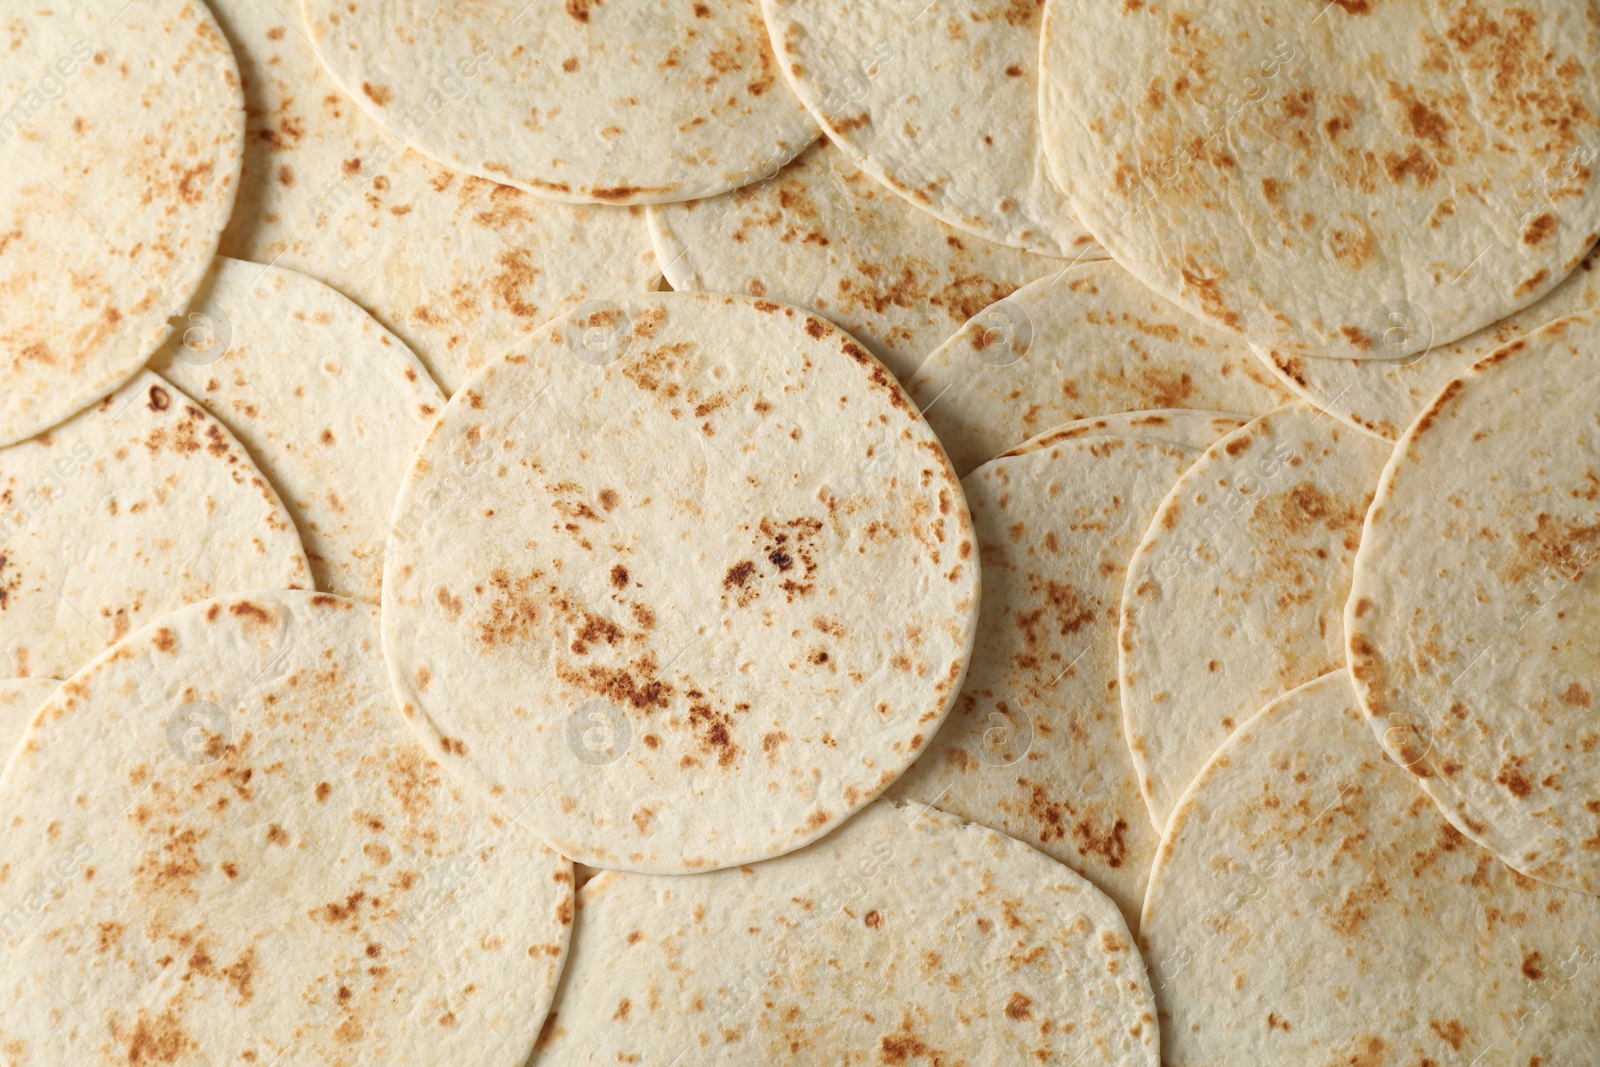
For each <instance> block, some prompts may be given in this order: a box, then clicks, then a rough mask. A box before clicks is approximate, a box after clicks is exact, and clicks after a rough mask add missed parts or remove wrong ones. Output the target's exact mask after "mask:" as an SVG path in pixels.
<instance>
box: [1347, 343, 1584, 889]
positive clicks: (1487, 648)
mask: <svg viewBox="0 0 1600 1067" xmlns="http://www.w3.org/2000/svg"><path fill="white" fill-rule="evenodd" d="M1597 351H1600V313H1597V312H1590V313H1587V314H1584V315H1581V316H1576V317H1573V318H1568V319H1563V320H1561V321H1559V322H1555V323H1552V324H1550V325H1549V326H1546V327H1544V328H1542V329H1540V330H1538V331H1536V332H1535V333H1532V334H1530V335H1528V336H1527V337H1525V338H1523V339H1522V340H1520V341H1514V342H1512V343H1511V344H1510V345H1507V346H1506V347H1505V348H1502V349H1501V350H1500V351H1499V352H1496V353H1495V354H1494V355H1492V356H1490V357H1489V358H1488V359H1485V360H1484V361H1483V362H1482V363H1479V364H1478V365H1477V366H1476V367H1474V368H1473V369H1472V370H1471V371H1469V372H1467V373H1466V374H1465V375H1463V376H1462V377H1461V378H1458V379H1456V381H1455V382H1453V383H1452V384H1450V385H1449V386H1447V387H1446V388H1445V390H1444V391H1443V392H1442V393H1440V394H1439V397H1438V398H1437V399H1436V400H1435V401H1434V402H1433V404H1432V405H1431V406H1430V407H1429V408H1428V410H1427V411H1426V412H1424V413H1423V414H1422V416H1421V417H1419V418H1418V419H1417V421H1416V422H1415V423H1413V424H1412V425H1411V428H1410V429H1409V430H1407V431H1406V433H1405V435H1404V436H1402V437H1401V438H1400V443H1399V444H1398V445H1396V446H1395V451H1394V456H1393V458H1392V459H1391V460H1390V461H1389V465H1388V466H1387V467H1386V468H1385V469H1384V472H1383V480H1382V482H1381V484H1380V485H1379V488H1378V495H1377V499H1376V501H1375V502H1374V503H1373V505H1372V511H1371V513H1370V514H1369V515H1368V518H1367V527H1366V530H1365V533H1364V534H1363V536H1362V541H1361V551H1360V553H1359V554H1357V556H1356V562H1355V581H1354V583H1353V584H1352V585H1351V589H1350V602H1349V606H1348V608H1347V610H1346V613H1345V629H1346V634H1347V637H1348V641H1349V649H1350V666H1351V673H1352V674H1353V675H1354V677H1355V680H1356V689H1357V691H1358V692H1359V694H1360V696H1361V703H1362V706H1363V707H1364V708H1365V709H1366V711H1367V715H1368V717H1369V721H1370V723H1371V725H1372V728H1373V730H1374V731H1376V732H1377V734H1378V737H1379V740H1380V741H1381V742H1382V744H1383V746H1384V748H1385V749H1387V750H1388V752H1389V753H1390V755H1392V756H1393V757H1394V758H1395V759H1396V760H1398V761H1399V762H1400V763H1401V764H1402V765H1404V766H1406V767H1407V768H1408V769H1410V770H1411V772H1412V773H1414V774H1416V775H1418V776H1419V777H1420V778H1421V779H1422V784H1423V788H1424V789H1426V790H1427V791H1428V792H1429V793H1430V794H1431V795H1432V796H1433V798H1434V800H1435V801H1437V802H1438V804H1439V806H1440V809H1441V810H1442V811H1443V812H1444V814H1445V817H1446V818H1448V819H1449V820H1450V821H1451V822H1452V823H1454V824H1455V826H1456V827H1457V829H1459V830H1461V831H1462V832H1463V833H1465V834H1466V835H1467V836H1468V837H1471V838H1472V839H1473V840H1475V841H1478V842H1479V843H1480V844H1483V845H1484V846H1486V847H1487V848H1489V849H1491V850H1493V851H1494V852H1495V854H1496V855H1498V856H1499V857H1500V858H1501V859H1503V860H1505V861H1506V862H1507V863H1509V864H1510V865H1511V866H1512V867H1514V868H1516V869H1517V870H1519V871H1521V872H1522V873H1523V874H1526V875H1529V876H1530V877H1534V878H1540V879H1543V880H1545V881H1548V882H1553V883H1555V884H1556V885H1561V886H1567V887H1569V888H1573V889H1579V890H1582V891H1583V892H1586V893H1592V894H1597V895H1600V764H1597V763H1596V761H1595V758H1594V756H1593V755H1592V753H1593V752H1594V750H1595V749H1596V747H1597V746H1600V706H1597V700H1600V661H1597V660H1596V658H1595V651H1594V638H1595V634H1596V632H1600V566H1596V560H1597V558H1600V421H1597V420H1596V416H1595V412H1596V411H1600V375H1596V374H1595V364H1596V352H1597Z"/></svg>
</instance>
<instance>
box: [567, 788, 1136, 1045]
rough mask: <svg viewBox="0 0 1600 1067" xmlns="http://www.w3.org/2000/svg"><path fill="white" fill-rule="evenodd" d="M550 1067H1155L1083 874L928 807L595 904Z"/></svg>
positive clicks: (600, 897) (1111, 923)
mask: <svg viewBox="0 0 1600 1067" xmlns="http://www.w3.org/2000/svg"><path fill="white" fill-rule="evenodd" d="M540 1046H541V1048H540V1053H539V1055H538V1057H537V1060H536V1062H537V1063H538V1064H540V1067H546V1065H548V1067H569V1065H576V1064H597V1065H598V1064H616V1063H641V1064H652V1065H655V1064H662V1065H665V1064H671V1063H677V1064H688V1063H695V1064H753V1063H818V1064H821V1063H828V1064H863V1065H864V1064H907V1065H909V1064H949V1065H952V1067H953V1065H955V1064H979V1063H984V1064H989V1063H996V1064H998V1063H1023V1062H1028V1063H1039V1064H1050V1065H1056V1067H1065V1065H1067V1064H1075V1065H1079V1067H1087V1065H1089V1064H1116V1065H1119V1067H1139V1065H1148V1067H1155V1064H1156V1063H1157V1060H1158V1055H1157V1052H1158V1047H1159V1042H1158V1040H1157V1033H1156V1027H1155V1019H1154V1012H1153V1005H1152V1003H1151V1001H1150V993H1149V985H1148V982H1147V980H1146V977H1145V973H1144V964H1143V962H1142V961H1141V960H1140V959H1139V956H1138V953H1137V952H1135V951H1134V950H1133V944H1132V938H1131V937H1129V935H1128V928H1127V926H1126V924H1125V923H1124V922H1123V921H1122V916H1121V915H1120V914H1118V912H1117V909H1116V908H1115V907H1113V906H1112V904H1111V901H1109V900H1107V899H1106V898H1105V897H1104V896H1102V895H1100V894H1099V893H1098V892H1096V891H1095V889H1094V887H1093V886H1091V885H1090V884H1089V883H1087V882H1085V881H1084V880H1083V879H1081V878H1079V877H1078V876H1077V875H1075V874H1073V873H1072V872H1071V871H1069V870H1067V869H1066V868H1065V867H1062V866H1061V865H1059V864H1057V863H1054V862H1053V861H1051V860H1049V859H1047V858H1046V857H1044V856H1041V855H1040V854H1039V853H1037V852H1034V851H1033V850H1032V849H1030V848H1028V847H1026V846H1025V845H1022V844H1019V843H1018V842H1016V841H1012V840H1010V839H1009V838H1006V837H1004V836H1002V835H1000V834H997V833H994V832H993V831H990V830H985V829H983V828H982V827H978V826H971V825H965V824H963V823H961V822H960V821H959V820H957V819H954V818H951V817H950V816H948V815H943V814H940V813H939V812H936V811H931V810H928V809H925V808H922V807H920V806H912V807H906V808H902V807H898V806H896V805H894V804H890V803H888V802H887V801H885V802H881V803H878V804H874V805H873V806H872V807H871V808H869V809H867V810H866V811H865V812H863V813H862V814H861V815H859V816H858V817H856V818H855V819H853V820H851V821H850V822H849V823H848V824H847V825H845V826H844V827H843V828H841V829H840V830H839V831H838V832H836V833H834V834H831V835H829V836H828V837H827V838H826V839H824V840H822V841H819V842H817V843H816V844H814V845H812V846H810V847H809V848H807V849H805V850H804V851H801V852H797V853H795V854H793V855H790V856H785V857H783V858H782V859H777V860H773V861H771V862H769V863H762V864H758V865H756V866H754V867H742V868H740V869H738V870H730V871H719V872H717V873H715V874H708V875H702V876H699V877H695V878H664V877H650V876H641V875H627V874H616V873H610V872H608V873H605V874H601V875H600V876H599V877H597V878H595V880H594V881H592V882H590V883H589V884H588V885H586V886H585V887H584V888H583V891H582V893H581V894H580V896H579V908H578V921H577V924H576V926H575V927H574V933H573V955H572V962H571V964H570V965H569V967H568V969H567V972H566V973H565V974H564V975H563V976H562V982H561V988H560V990H559V991H558V993H557V994H556V1002H555V1004H554V1006H553V1008H552V1010H551V1014H550V1021H549V1026H548V1027H547V1033H546V1036H545V1038H544V1039H543V1040H542V1041H541V1043H540Z"/></svg>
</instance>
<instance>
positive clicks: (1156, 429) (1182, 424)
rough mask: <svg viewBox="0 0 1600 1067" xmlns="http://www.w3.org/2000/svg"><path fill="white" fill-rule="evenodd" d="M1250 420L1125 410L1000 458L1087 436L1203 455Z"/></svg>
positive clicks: (1067, 427)
mask: <svg viewBox="0 0 1600 1067" xmlns="http://www.w3.org/2000/svg"><path fill="white" fill-rule="evenodd" d="M1249 421H1250V420H1249V419H1248V418H1246V417H1245V416H1243V415H1230V414H1228V413H1227V412H1225V411H1190V410H1188V409H1186V408H1163V409H1160V410H1157V411H1122V412H1118V413H1117V414H1115V415H1101V416H1098V417H1096V418H1092V419H1077V420H1075V421H1073V422H1069V423H1066V424H1064V425H1061V426H1057V427H1056V428H1055V429H1053V430H1046V431H1045V432H1044V433H1042V434H1039V435H1038V436H1037V437H1030V438H1028V439H1027V440H1026V441H1024V442H1022V443H1021V444H1020V445H1018V446H1017V447H1016V448H1013V449H1009V450H1007V451H1005V452H1002V453H1000V455H999V456H998V457H997V458H999V459H1004V458H1005V457H1007V456H1025V455H1027V454H1028V453H1029V452H1037V451H1039V450H1040V449H1044V448H1052V447H1054V446H1055V445H1059V444H1061V443H1062V442H1063V441H1081V440H1083V439H1084V438H1087V437H1127V438H1132V439H1133V440H1135V441H1156V442H1160V443H1162V444H1169V445H1177V446H1179V447H1180V448H1192V449H1195V450H1196V451H1197V452H1204V451H1205V450H1206V449H1208V448H1210V447H1211V446H1212V445H1213V444H1214V443H1215V442H1216V441H1217V440H1218V439H1219V438H1221V437H1225V436H1227V435H1228V434H1230V433H1232V432H1233V431H1235V430H1237V429H1238V428H1239V427H1241V426H1243V425H1244V424H1245V423H1247V422H1249Z"/></svg>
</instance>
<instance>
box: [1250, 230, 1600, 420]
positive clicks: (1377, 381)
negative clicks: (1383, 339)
mask: <svg viewBox="0 0 1600 1067" xmlns="http://www.w3.org/2000/svg"><path fill="white" fill-rule="evenodd" d="M1597 255H1600V246H1597V247H1596V248H1591V249H1590V250H1589V254H1588V255H1587V256H1585V257H1584V260H1583V262H1582V263H1580V264H1579V265H1578V269H1577V270H1575V271H1573V272H1572V273H1571V274H1569V275H1567V280H1566V281H1564V282H1562V283H1561V284H1560V285H1558V286H1556V287H1555V289H1553V290H1551V292H1550V295H1549V296H1547V297H1545V298H1544V299H1543V300H1540V301H1539V302H1538V303H1536V304H1530V305H1529V306H1528V307H1525V308H1523V309H1522V310H1521V311H1519V312H1517V313H1516V314H1515V315H1512V316H1511V317H1510V318H1508V319H1502V320H1500V321H1499V322H1497V323H1495V324H1494V325H1492V326H1489V327H1486V328H1485V329H1482V330H1479V331H1478V332H1477V333H1475V334H1473V335H1472V336H1471V337H1467V338H1463V339H1462V340H1460V341H1456V342H1454V343H1453V344H1449V345H1445V346H1443V347H1441V348H1438V349H1435V350H1434V351H1432V352H1430V353H1428V355H1427V356H1426V357H1417V356H1413V357H1412V358H1411V359H1409V360H1376V359H1368V360H1354V359H1350V360H1344V359H1304V358H1301V357H1299V356H1294V355H1288V354H1285V353H1282V352H1267V351H1265V350H1258V354H1260V355H1261V356H1263V358H1265V359H1266V360H1267V361H1268V363H1269V364H1270V365H1271V366H1272V367H1273V368H1274V370H1275V371H1276V372H1277V374H1278V377H1280V378H1281V379H1283V382H1284V384H1285V385H1287V386H1289V388H1291V389H1293V390H1295V391H1296V392H1297V393H1299V394H1301V395H1302V396H1304V397H1305V398H1306V399H1308V400H1310V401H1311V402H1312V403H1313V404H1315V405H1317V407H1319V408H1321V409H1322V410H1324V411H1326V412H1327V413H1328V414H1330V415H1333V416H1335V417H1336V418H1338V419H1341V420H1343V421H1344V422H1347V423H1349V424H1350V425H1352V426H1354V427H1356V428H1357V429H1361V430H1366V431H1367V432H1368V433H1371V434H1376V435H1377V436H1379V437H1382V438H1385V439H1386V440H1390V441H1394V440H1397V439H1398V438H1399V437H1400V434H1401V433H1402V432H1403V431H1404V430H1405V428H1406V427H1407V426H1409V425H1411V423H1412V422H1414V421H1415V420H1416V417H1417V416H1418V415H1420V414H1422V409H1423V408H1425V407H1427V406H1428V403H1429V402H1430V401H1432V400H1433V398H1434V397H1436V396H1438V395H1439V390H1440V389H1443V388H1444V387H1445V386H1446V385H1448V384H1449V383H1450V381H1451V380H1452V379H1454V378H1459V377H1460V376H1461V375H1462V374H1463V373H1465V372H1466V371H1467V370H1468V369H1470V368H1471V367H1472V365H1473V364H1474V363H1477V362H1478V361H1479V360H1480V359H1482V358H1483V357H1484V356H1487V355H1488V354H1489V353H1491V352H1493V351H1494V350H1495V349H1497V348H1499V347H1501V346H1502V345H1506V344H1509V343H1511V342H1512V341H1515V340H1516V339H1517V338H1519V337H1522V336H1525V335H1526V334H1529V333H1532V332H1533V331H1534V330H1536V329H1538V328H1539V327H1540V326H1543V325H1545V324H1546V323H1550V322H1554V321H1555V320H1556V319H1559V318H1564V317H1566V316H1568V315H1573V314H1576V313H1578V312H1580V311H1586V310H1588V309H1590V308H1594V307H1600V275H1597V274H1596V273H1595V264H1596V258H1597ZM1397 325H1399V327H1400V329H1401V331H1402V334H1404V333H1405V332H1406V331H1408V330H1409V329H1412V328H1413V324H1412V323H1410V322H1409V321H1408V320H1406V319H1405V317H1404V316H1402V317H1401V319H1400V321H1399V322H1398V323H1397ZM1414 328H1417V329H1431V328H1432V327H1431V325H1430V324H1428V323H1427V322H1425V321H1422V320H1418V322H1417V323H1416V324H1415V325H1414Z"/></svg>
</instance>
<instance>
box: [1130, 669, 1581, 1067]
mask: <svg viewBox="0 0 1600 1067" xmlns="http://www.w3.org/2000/svg"><path fill="white" fill-rule="evenodd" d="M1140 947H1141V948H1142V949H1143V950H1144V955H1145V959H1146V961H1147V962H1148V963H1149V966H1150V976H1151V982H1152V984H1153V985H1154V986H1155V994H1156V1003H1157V1005H1158V1006H1159V1008H1160V1013H1161V1034H1162V1049H1161V1054H1162V1060H1163V1062H1166V1063H1172V1064H1183V1065H1185V1067H1233V1065H1235V1064H1241V1063H1260V1064H1312V1063H1315V1064H1336V1063H1337V1064H1361V1065H1372V1067H1379V1065H1382V1067H1387V1065H1390V1064H1395V1065H1398V1064H1424V1063H1434V1064H1441V1065H1442V1064H1461V1065H1466V1064H1474V1063H1476V1064H1485V1065H1486V1064H1491V1063H1494V1064H1518V1065H1519V1067H1520V1065H1526V1064H1580V1063H1588V1062H1591V1061H1592V1059H1593V1056H1594V1050H1595V1048H1596V1047H1600V1013H1597V1012H1596V1011H1595V1005H1596V1004H1597V1003H1600V966H1596V964H1597V963H1600V904H1597V902H1596V901H1595V900H1594V899H1593V898H1590V897H1585V896H1582V895H1580V894H1577V893H1568V892H1564V891H1562V890H1559V889H1554V888H1551V887H1549V886H1546V885H1541V884H1540V883H1538V882H1535V881H1533V880H1531V879H1528V878H1523V877H1520V876H1519V875H1517V874H1516V873H1515V872H1513V871H1511V870H1509V869H1507V868H1506V867H1505V866H1503V865H1502V864H1500V863H1499V862H1497V861H1496V860H1495V858H1494V857H1493V856H1492V855H1490V854H1489V853H1487V852H1485V851H1483V850H1482V849H1479V848H1477V847H1476V846H1475V845H1473V844H1472V843H1471V842H1470V841H1468V840H1466V839H1465V838H1463V837H1462V836H1461V835H1460V834H1459V833H1457V832H1456V830H1455V829H1454V828H1453V827H1451V826H1450V825H1449V824H1448V823H1446V822H1445V820H1444V819H1442V818H1440V817H1439V813H1438V812H1437V810H1436V809H1435V808H1434V806H1433V805H1432V804H1430V803H1429V802H1428V799H1427V797H1425V796H1423V795H1422V793H1421V792H1420V791H1419V790H1418V789H1417V788H1416V786H1415V784H1414V779H1412V778H1411V777H1410V776H1409V775H1407V774H1406V773H1405V772H1404V771H1403V770H1401V769H1399V768H1398V767H1396V766H1395V765H1394V764H1393V763H1391V762H1390V761H1389V760H1387V759H1384V758H1383V754H1382V751H1381V750H1380V749H1379V748H1377V747H1376V746H1374V745H1373V744H1372V738H1371V737H1370V735H1369V733H1368V731H1367V729H1366V728H1365V727H1364V726H1363V725H1362V715H1361V712H1360V710H1359V708H1358V706H1357V704H1356V700H1355V694H1354V693H1352V692H1351V690H1350V683H1349V681H1348V676H1347V674H1346V672H1344V671H1342V670H1341V671H1338V672H1336V673H1333V674H1329V675H1325V676H1324V677H1323V678H1321V679H1319V680H1317V681H1316V682H1313V683H1311V684H1309V685H1306V686H1303V687H1301V688H1299V689H1296V690H1295V691H1294V692H1292V693H1290V694H1288V695H1287V696H1285V697H1283V698H1282V699H1281V700H1277V701H1275V702H1273V703H1272V704H1270V705H1269V706H1268V707H1266V708H1265V709H1264V710H1262V711H1261V713H1260V714H1259V715H1257V716H1256V717H1254V718H1253V719H1251V720H1250V721H1249V722H1248V723H1246V724H1245V725H1244V726H1242V727H1241V728H1240V729H1239V731H1238V732H1237V733H1236V734H1234V735H1233V737H1232V738H1230V739H1229V740H1228V742H1227V743H1226V744H1225V745H1224V746H1223V748H1222V750H1221V751H1220V752H1218V753H1217V755H1216V756H1215V758H1213V759H1212V760H1211V762H1210V763H1208V764H1207V765H1206V768H1205V770H1204V772H1203V773H1202V774H1201V775H1200V777H1199V779H1198V780H1197V781H1196V782H1195V784H1194V786H1193V787H1192V788H1191V789H1190V791H1189V793H1188V794H1187V795H1186V796H1185V797H1184V799H1183V802H1182V803H1181V804H1180V805H1179V806H1178V809H1177V811H1176V812H1175V813H1174V815H1173V818H1172V825H1171V827H1170V828H1169V829H1168V831H1167V835H1166V837H1165V838H1164V839H1163V841H1162V843H1161V858H1160V860H1159V862H1158V863H1157V864H1156V869H1155V873H1154V874H1153V875H1152V876H1151V880H1150V896H1149V898H1148V899H1147V900H1146V902H1145V909H1144V925H1143V934H1142V935H1141V938H1140Z"/></svg>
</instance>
